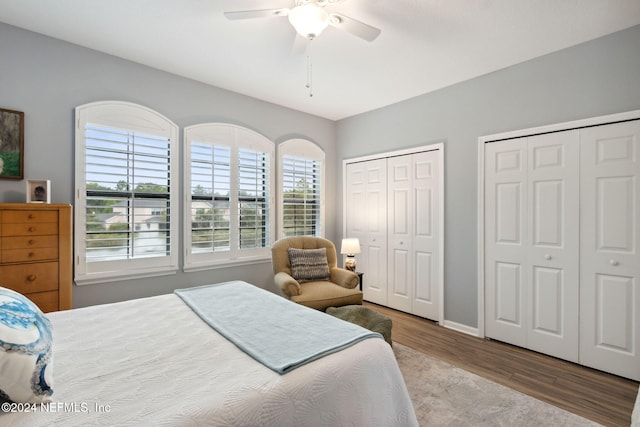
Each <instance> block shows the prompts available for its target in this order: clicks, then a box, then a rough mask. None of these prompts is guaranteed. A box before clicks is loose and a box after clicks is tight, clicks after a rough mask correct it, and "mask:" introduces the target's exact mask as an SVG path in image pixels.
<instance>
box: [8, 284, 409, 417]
mask: <svg viewBox="0 0 640 427" xmlns="http://www.w3.org/2000/svg"><path fill="white" fill-rule="evenodd" d="M49 317H50V319H51V321H52V323H53V328H54V381H55V382H54V394H53V404H51V405H49V406H48V407H46V406H45V407H43V408H39V409H36V412H32V413H24V412H23V413H11V414H4V415H0V424H1V425H3V426H4V425H6V426H65V427H66V426H76V425H77V426H90V425H109V426H116V425H117V426H142V425H145V426H147V425H157V426H160V425H167V426H190V425H202V426H344V425H350V426H394V425H395V426H410V425H417V421H416V418H415V414H414V412H413V407H412V405H411V401H410V398H409V395H408V392H407V389H406V386H405V384H404V381H403V379H402V375H401V373H400V370H399V368H398V365H397V363H396V361H395V358H394V355H393V352H392V350H391V348H390V347H389V346H388V345H387V344H386V343H385V342H384V341H383V340H382V339H377V338H374V339H367V340H364V341H362V342H360V343H358V344H356V345H354V346H352V347H350V348H348V349H345V350H343V351H340V352H338V353H334V354H331V355H328V356H326V357H324V358H322V359H320V360H317V361H314V362H312V363H310V364H308V365H306V366H304V367H302V368H300V369H296V370H294V371H292V372H290V373H287V374H285V375H279V374H277V373H275V372H273V371H271V370H270V369H268V368H266V367H264V366H263V365H261V364H260V363H258V362H256V361H255V360H253V359H252V358H251V357H249V356H247V355H246V354H244V353H243V352H242V351H240V350H238V349H237V348H236V347H235V346H234V345H233V344H232V343H230V342H229V341H227V340H226V339H225V338H224V337H222V336H221V335H219V334H218V333H217V332H215V331H214V330H212V329H211V328H210V327H209V326H208V325H206V324H205V323H204V322H203V321H202V320H201V319H200V318H199V317H198V316H197V315H196V314H195V313H194V312H193V311H192V310H191V309H190V308H189V307H187V306H186V305H185V304H184V303H183V302H182V301H181V300H180V298H179V297H177V296H176V295H173V294H170V295H162V296H158V297H152V298H145V299H140V300H133V301H126V302H122V303H116V304H108V305H102V306H95V307H88V308H82V309H76V310H71V311H65V312H58V313H51V314H49ZM45 409H48V410H49V411H52V410H56V412H45Z"/></svg>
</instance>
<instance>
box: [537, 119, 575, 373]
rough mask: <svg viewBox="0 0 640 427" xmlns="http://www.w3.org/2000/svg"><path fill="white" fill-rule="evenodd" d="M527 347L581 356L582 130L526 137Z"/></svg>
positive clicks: (568, 355) (554, 354) (570, 357)
mask: <svg viewBox="0 0 640 427" xmlns="http://www.w3.org/2000/svg"><path fill="white" fill-rule="evenodd" d="M527 151H528V155H527V159H528V163H529V165H528V168H527V169H528V170H527V183H528V184H527V185H528V208H527V211H528V213H529V218H528V226H527V228H528V238H527V240H528V241H529V242H530V244H529V248H528V253H527V264H528V266H529V274H530V275H529V277H528V280H527V286H526V288H525V289H526V292H525V299H526V301H527V324H528V327H527V338H526V340H527V347H528V348H530V349H532V350H536V351H539V352H542V353H546V354H550V355H553V356H556V357H561V358H563V359H566V360H570V361H573V362H577V361H578V336H579V332H578V306H579V304H578V298H579V278H578V256H579V253H578V245H579V242H578V234H579V223H578V219H579V198H578V197H579V195H578V192H579V133H578V131H575V130H571V131H564V132H556V133H551V134H546V135H538V136H533V137H530V138H529V139H528V143H527Z"/></svg>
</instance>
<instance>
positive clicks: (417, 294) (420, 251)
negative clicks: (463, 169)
mask: <svg viewBox="0 0 640 427" xmlns="http://www.w3.org/2000/svg"><path fill="white" fill-rule="evenodd" d="M412 162H413V169H412V171H413V199H414V203H413V209H414V212H413V215H412V220H413V230H414V232H413V266H414V267H413V268H414V273H413V274H414V296H413V311H412V312H413V314H417V315H418V316H422V317H426V318H428V319H432V320H438V318H439V311H440V305H439V301H440V292H439V289H440V283H439V280H440V278H439V276H438V274H437V268H436V267H435V266H437V265H438V264H439V263H440V257H441V256H442V254H440V249H439V247H440V246H439V243H440V232H441V230H440V227H439V226H437V225H436V224H440V205H439V198H438V192H439V188H440V169H439V168H440V152H439V151H427V152H424V153H417V154H414V155H413V156H412Z"/></svg>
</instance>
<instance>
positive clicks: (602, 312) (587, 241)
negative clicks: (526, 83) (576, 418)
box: [580, 120, 640, 381]
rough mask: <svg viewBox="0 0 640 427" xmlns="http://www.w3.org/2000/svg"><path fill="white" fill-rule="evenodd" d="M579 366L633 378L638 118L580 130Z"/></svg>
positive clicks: (638, 294)
mask: <svg viewBox="0 0 640 427" xmlns="http://www.w3.org/2000/svg"><path fill="white" fill-rule="evenodd" d="M581 158H582V162H581V182H580V187H581V191H580V194H581V206H582V211H581V234H580V236H581V245H580V252H581V263H580V363H582V364H584V365H587V366H591V367H594V368H597V369H602V370H605V371H607V372H612V373H614V374H618V375H622V376H624V377H627V378H632V379H634V380H636V381H639V380H640V284H639V283H638V280H640V253H639V252H638V251H639V250H640V183H638V180H639V179H640V120H635V121H631V122H626V123H618V124H611V125H606V126H597V127H592V128H588V129H584V130H582V141H581Z"/></svg>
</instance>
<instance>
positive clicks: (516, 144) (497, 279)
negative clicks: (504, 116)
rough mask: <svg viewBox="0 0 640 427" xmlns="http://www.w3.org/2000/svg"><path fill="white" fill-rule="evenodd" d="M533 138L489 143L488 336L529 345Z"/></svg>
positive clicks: (486, 180) (486, 212) (486, 200)
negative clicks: (527, 301)
mask: <svg viewBox="0 0 640 427" xmlns="http://www.w3.org/2000/svg"><path fill="white" fill-rule="evenodd" d="M526 148H527V138H519V139H515V140H510V141H504V142H493V143H490V144H487V145H486V146H485V326H486V331H485V332H486V335H487V336H488V337H491V338H495V339H498V340H501V341H505V342H508V343H511V344H515V345H519V346H526V329H525V328H526V318H525V317H526V316H525V312H526V310H525V305H524V304H525V299H524V295H525V289H524V288H525V286H526V278H527V277H528V267H527V242H526V240H525V239H526V234H527V233H526V224H527V216H526V207H527V204H526V201H527V185H526V183H527V149H526Z"/></svg>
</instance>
